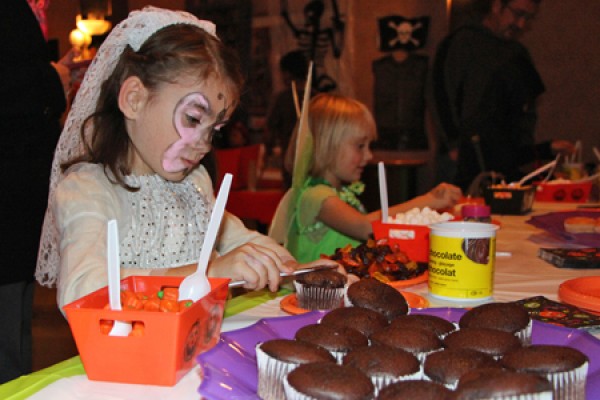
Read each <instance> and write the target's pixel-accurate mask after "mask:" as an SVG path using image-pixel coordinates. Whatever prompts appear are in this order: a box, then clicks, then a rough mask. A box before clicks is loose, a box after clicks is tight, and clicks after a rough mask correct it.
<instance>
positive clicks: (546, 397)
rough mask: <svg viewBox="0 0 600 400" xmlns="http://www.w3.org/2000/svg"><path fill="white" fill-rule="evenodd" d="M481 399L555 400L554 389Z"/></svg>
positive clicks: (481, 399) (482, 399)
mask: <svg viewBox="0 0 600 400" xmlns="http://www.w3.org/2000/svg"><path fill="white" fill-rule="evenodd" d="M479 400H553V398H552V391H547V392H542V393H527V394H515V395H511V396H494V397H489V398H487V397H485V398H484V397H482V398H480V399H479Z"/></svg>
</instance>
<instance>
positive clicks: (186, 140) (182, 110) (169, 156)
mask: <svg viewBox="0 0 600 400" xmlns="http://www.w3.org/2000/svg"><path fill="white" fill-rule="evenodd" d="M222 97H223V95H222V94H219V98H222ZM224 111H226V110H223V111H221V112H219V115H218V116H217V118H216V121H215V123H210V122H211V120H210V119H211V117H212V115H213V113H212V111H211V108H210V103H209V101H208V99H207V98H206V96H204V95H203V94H201V93H190V94H188V95H187V96H185V97H184V98H182V99H181V100H180V101H179V102H178V103H177V105H176V106H175V110H174V112H173V126H174V127H175V130H176V131H177V133H178V134H179V136H180V137H181V138H180V139H179V140H177V141H176V142H175V143H173V144H172V145H171V146H169V148H168V149H167V150H166V151H165V153H164V154H163V159H162V166H163V168H164V169H165V171H167V172H179V171H182V170H187V169H191V168H193V167H194V166H196V165H197V164H198V163H199V162H200V160H201V159H202V157H204V155H205V154H206V153H207V152H208V151H209V150H210V143H211V141H212V133H213V130H214V129H215V127H216V125H217V124H219V123H221V122H222V120H223V117H224V115H225V112H224ZM217 128H218V127H217ZM202 142H204V143H202Z"/></svg>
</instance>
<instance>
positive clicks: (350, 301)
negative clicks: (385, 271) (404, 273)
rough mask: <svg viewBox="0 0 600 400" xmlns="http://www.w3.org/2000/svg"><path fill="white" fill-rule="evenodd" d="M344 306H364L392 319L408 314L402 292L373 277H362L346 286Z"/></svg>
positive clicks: (389, 319)
mask: <svg viewBox="0 0 600 400" xmlns="http://www.w3.org/2000/svg"><path fill="white" fill-rule="evenodd" d="M344 302H345V304H346V306H355V307H364V308H368V309H371V310H374V311H377V312H378V313H380V314H382V315H383V316H384V317H386V318H387V319H388V321H391V320H393V319H394V318H396V317H399V316H401V315H406V314H408V310H409V308H408V303H407V302H406V299H405V298H404V296H402V294H401V293H400V292H399V291H397V290H396V289H394V288H393V287H391V286H390V285H387V284H385V283H383V282H381V281H379V280H377V279H375V278H364V279H361V280H359V281H358V282H355V283H353V284H352V285H350V286H348V290H347V292H346V297H345V301H344Z"/></svg>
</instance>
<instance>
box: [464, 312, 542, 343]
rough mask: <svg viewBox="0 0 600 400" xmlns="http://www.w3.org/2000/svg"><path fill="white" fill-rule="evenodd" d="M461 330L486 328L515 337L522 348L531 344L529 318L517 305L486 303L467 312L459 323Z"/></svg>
mask: <svg viewBox="0 0 600 400" xmlns="http://www.w3.org/2000/svg"><path fill="white" fill-rule="evenodd" d="M459 327H460V328H461V329H462V328H488V329H497V330H501V331H504V332H510V333H512V334H514V335H517V337H518V338H519V340H521V343H523V345H524V346H527V345H529V344H531V327H532V323H531V318H530V316H529V313H528V312H527V311H526V310H525V309H524V308H523V307H522V306H520V305H519V304H517V303H488V304H482V305H480V306H477V307H474V308H472V309H470V310H469V311H467V312H466V313H465V314H464V315H463V316H462V317H461V318H460V321H459Z"/></svg>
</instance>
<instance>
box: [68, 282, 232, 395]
mask: <svg viewBox="0 0 600 400" xmlns="http://www.w3.org/2000/svg"><path fill="white" fill-rule="evenodd" d="M182 280H183V277H166V276H143V277H142V276H132V277H128V278H126V279H123V280H122V281H121V289H122V290H130V291H133V292H143V293H155V292H158V291H159V290H161V288H163V287H165V286H167V287H168V286H172V287H179V285H180V284H181V281H182ZM209 281H210V284H211V291H210V293H209V294H207V295H206V296H205V297H203V298H201V299H200V300H198V301H196V302H195V303H194V304H193V305H192V306H191V307H189V308H186V309H185V310H184V311H181V312H176V313H166V312H151V311H133V310H123V311H114V310H110V309H105V308H104V307H105V306H106V304H108V287H104V288H102V289H99V290H97V291H95V292H93V293H91V294H89V295H87V296H84V297H82V298H81V299H79V300H76V301H74V302H72V303H70V304H67V305H65V306H64V307H63V309H64V310H65V312H66V314H67V319H68V320H69V325H70V327H71V332H72V333H73V338H74V339H75V343H76V345H77V350H79V354H80V356H81V362H82V363H83V367H84V369H85V372H86V374H87V376H88V378H89V379H91V380H97V381H110V382H122V383H137V384H145V385H161V386H173V385H175V384H176V383H177V382H178V381H179V379H181V378H182V377H183V376H184V375H185V374H186V373H187V372H188V371H189V370H190V369H191V368H192V367H193V366H194V365H195V358H196V356H197V355H198V354H200V353H201V352H203V351H205V350H208V349H210V348H211V347H213V346H214V345H215V344H216V342H217V340H218V338H219V335H220V331H221V322H222V320H223V310H224V307H225V301H226V299H227V293H228V289H229V288H228V283H229V279H223V278H220V279H213V278H209ZM114 320H120V321H126V322H133V321H139V322H141V323H143V324H144V331H143V335H142V336H126V337H121V336H108V335H107V334H105V333H102V332H101V324H102V322H103V321H114Z"/></svg>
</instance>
